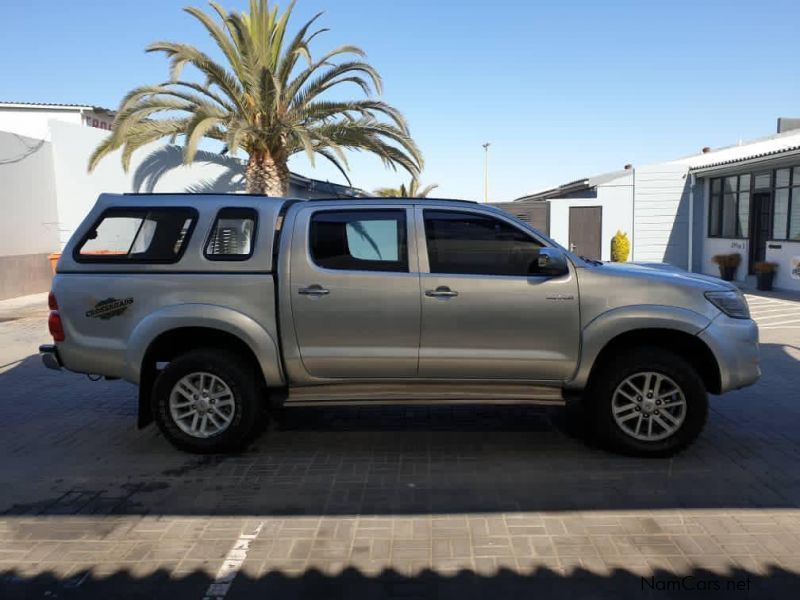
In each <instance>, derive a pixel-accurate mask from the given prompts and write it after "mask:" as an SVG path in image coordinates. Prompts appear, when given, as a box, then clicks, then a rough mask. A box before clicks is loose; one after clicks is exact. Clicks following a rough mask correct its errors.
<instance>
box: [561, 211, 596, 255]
mask: <svg viewBox="0 0 800 600" xmlns="http://www.w3.org/2000/svg"><path fill="white" fill-rule="evenodd" d="M602 230H603V207H602V206H571V207H570V209H569V249H570V250H571V251H572V252H574V253H575V254H577V255H578V256H585V257H586V258H593V259H595V260H600V256H601V253H602V248H601V244H602V235H601V232H602Z"/></svg>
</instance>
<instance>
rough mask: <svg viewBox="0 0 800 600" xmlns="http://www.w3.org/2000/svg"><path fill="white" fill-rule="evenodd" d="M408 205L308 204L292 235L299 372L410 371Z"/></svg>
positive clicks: (413, 311) (416, 313) (412, 322)
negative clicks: (299, 358) (301, 369)
mask: <svg viewBox="0 0 800 600" xmlns="http://www.w3.org/2000/svg"><path fill="white" fill-rule="evenodd" d="M412 214H413V212H412V209H411V208H410V207H408V206H403V205H394V206H392V205H391V204H382V205H380V206H364V205H361V206H358V205H356V206H352V207H343V206H342V205H337V206H336V208H328V207H325V206H320V205H319V204H318V205H316V206H309V207H306V208H302V209H300V211H299V213H298V215H297V219H296V221H295V226H294V231H293V233H292V255H291V259H290V260H291V267H290V281H291V291H290V293H291V305H292V318H293V322H294V328H295V332H296V336H297V343H298V346H299V352H300V357H301V360H302V363H303V366H304V368H305V369H306V371H307V372H308V373H309V374H310V375H311V376H314V377H323V378H392V377H413V376H415V375H416V374H417V361H418V355H419V327H420V300H419V273H418V269H417V252H416V243H415V240H414V238H413V236H411V235H409V228H410V225H411V223H412Z"/></svg>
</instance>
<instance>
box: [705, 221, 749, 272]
mask: <svg viewBox="0 0 800 600" xmlns="http://www.w3.org/2000/svg"><path fill="white" fill-rule="evenodd" d="M704 222H705V223H708V217H707V216H706V217H705V221H704ZM698 226H699V224H698ZM702 251H703V261H702V272H703V273H705V274H706V275H713V276H715V277H719V267H718V266H717V265H716V263H714V262H713V261H712V260H711V259H712V258H713V257H714V256H715V255H717V254H736V253H738V254H740V255H741V257H742V261H741V263H740V264H739V268H738V269H736V275H735V277H734V279H735V280H736V281H739V282H743V281H745V280H746V279H747V261H748V257H749V256H750V244H749V242H748V240H738V239H729V238H709V237H707V238H705V239H704V240H703V248H702Z"/></svg>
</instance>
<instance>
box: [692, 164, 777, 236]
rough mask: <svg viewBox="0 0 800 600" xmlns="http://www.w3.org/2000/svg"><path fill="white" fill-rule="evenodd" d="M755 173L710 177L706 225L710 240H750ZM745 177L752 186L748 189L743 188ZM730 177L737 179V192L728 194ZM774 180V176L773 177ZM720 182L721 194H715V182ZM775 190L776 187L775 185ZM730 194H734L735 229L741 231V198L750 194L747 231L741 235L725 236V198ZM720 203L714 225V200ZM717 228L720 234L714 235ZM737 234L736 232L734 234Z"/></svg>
mask: <svg viewBox="0 0 800 600" xmlns="http://www.w3.org/2000/svg"><path fill="white" fill-rule="evenodd" d="M755 175H756V174H755V173H754V172H752V171H747V172H744V173H731V174H728V175H719V176H717V177H709V179H708V222H707V223H706V236H707V237H708V238H709V239H721V240H749V239H750V232H751V229H752V226H753V214H752V209H753V188H754V186H755ZM743 176H749V178H750V185H749V186H748V189H746V190H745V189H742V188H741V179H742V177H743ZM729 177H735V178H736V191H735V192H726V191H725V190H726V188H725V179H727V178H729ZM771 177H772V178H773V180H774V176H773V175H771ZM715 181H719V192H717V193H714V182H715ZM773 188H774V185H773ZM728 194H733V196H734V199H735V201H734V203H733V223H734V228H735V229H737V230H738V229H739V216H740V214H741V212H740V211H741V209H740V206H741V199H742V198H741V197H742V194H748V198H749V202H750V210H749V211H748V213H747V231H742V232H741V235H738V236H737V235H733V236H729V235H724V233H725V231H724V224H725V196H726V195H728ZM715 199H716V200H718V201H719V209H718V210H717V215H716V216H717V218H716V221H717V222H716V223H713V220H712V216H713V214H714V211H713V210H712V204H713V202H714V200H715ZM714 224H715V225H716V226H717V230H718V231H719V233H718V234H714V233H712V225H714ZM734 233H735V232H734Z"/></svg>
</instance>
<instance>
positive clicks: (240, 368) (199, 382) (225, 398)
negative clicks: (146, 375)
mask: <svg viewBox="0 0 800 600" xmlns="http://www.w3.org/2000/svg"><path fill="white" fill-rule="evenodd" d="M256 382H257V379H256V374H255V371H254V369H253V368H252V367H251V366H250V365H249V363H248V362H247V361H244V360H242V357H240V356H238V355H236V354H234V353H232V352H229V351H224V350H217V349H210V348H206V349H198V350H192V351H191V352H187V353H186V354H182V355H180V356H178V357H177V358H175V359H174V360H173V361H172V362H170V363H169V364H168V365H167V367H166V368H165V369H164V370H163V371H162V372H161V373H160V374H159V376H158V379H157V380H156V384H155V388H154V397H153V413H154V414H153V416H154V418H155V421H156V423H157V424H158V427H159V429H160V430H161V432H162V433H163V434H164V437H166V438H167V439H168V440H169V441H170V442H171V443H172V444H173V445H174V446H176V447H177V448H179V449H181V450H185V451H188V452H195V453H201V454H211V453H221V452H231V451H236V450H241V449H242V448H244V447H245V446H246V445H247V444H248V443H249V442H250V441H251V440H252V439H253V437H254V436H255V434H256V433H257V431H258V425H259V417H260V415H261V413H262V410H261V408H262V407H261V405H260V402H259V394H258V390H259V386H258V385H257V384H256Z"/></svg>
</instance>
